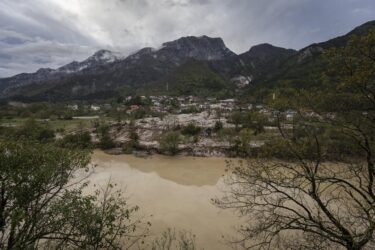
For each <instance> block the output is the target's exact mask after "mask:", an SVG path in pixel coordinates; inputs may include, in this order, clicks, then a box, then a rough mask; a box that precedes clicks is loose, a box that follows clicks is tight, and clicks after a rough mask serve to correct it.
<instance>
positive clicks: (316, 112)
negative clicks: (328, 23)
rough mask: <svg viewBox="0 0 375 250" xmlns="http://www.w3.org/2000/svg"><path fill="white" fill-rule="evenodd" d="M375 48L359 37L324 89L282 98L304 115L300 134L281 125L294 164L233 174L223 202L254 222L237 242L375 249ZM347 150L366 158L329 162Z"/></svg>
mask: <svg viewBox="0 0 375 250" xmlns="http://www.w3.org/2000/svg"><path fill="white" fill-rule="evenodd" d="M374 47H375V32H374V31H372V32H370V33H369V34H368V35H366V36H364V37H361V38H360V37H354V38H352V40H351V41H350V42H349V43H348V44H347V45H346V46H345V47H343V48H339V49H334V50H331V51H329V52H328V53H327V55H328V56H327V57H326V58H327V61H328V63H329V64H328V65H329V72H328V73H327V74H325V76H324V77H325V79H326V83H327V85H326V86H324V89H319V90H317V92H314V93H307V92H304V91H301V92H299V93H294V95H293V96H295V97H297V98H290V97H289V98H288V99H282V101H281V103H282V104H283V105H278V106H284V107H292V108H295V109H296V110H298V112H299V113H298V114H299V119H298V121H299V123H298V128H299V129H297V130H296V129H285V127H284V126H283V122H282V119H281V118H280V116H279V119H278V126H279V131H280V137H281V139H280V143H281V145H283V147H284V149H285V150H286V152H287V154H288V155H289V162H285V161H265V160H258V161H255V162H254V161H253V162H248V163H244V164H240V165H238V166H233V165H232V166H231V167H230V168H231V170H232V173H233V175H231V176H230V177H229V178H228V180H227V181H228V183H229V184H230V191H229V193H228V195H226V196H225V197H224V198H223V199H219V200H215V202H216V203H217V204H218V205H219V206H220V207H223V208H236V209H238V211H239V212H240V214H241V215H242V216H245V217H246V218H247V221H248V222H249V223H248V224H246V225H244V227H243V228H241V230H240V232H241V235H242V236H243V237H242V238H241V239H240V240H239V241H237V243H240V245H242V246H244V247H245V248H258V249H273V248H288V249H373V248H374V247H375V242H374V236H375V235H374V230H375V185H374V178H375V169H374V155H375V152H374V150H375V126H374V124H375V95H374V93H375V81H374V80H375V50H374V49H373V48H374ZM327 79H328V80H327ZM328 83H329V84H328ZM278 102H280V101H278ZM279 104H280V103H279ZM327 131H331V132H330V133H326V132H327ZM332 131H333V132H334V133H332ZM343 138H345V140H344V141H342V139H343ZM327 141H328V142H329V144H328V143H327ZM342 143H347V144H350V147H355V149H356V150H355V152H358V154H356V155H353V154H350V155H346V156H347V157H345V155H344V157H341V158H340V160H341V162H339V163H337V164H334V163H332V162H329V161H328V160H330V157H331V149H330V147H332V146H334V145H336V144H342ZM337 149H340V147H337ZM341 153H343V154H344V153H345V151H343V152H341ZM348 156H349V157H348Z"/></svg>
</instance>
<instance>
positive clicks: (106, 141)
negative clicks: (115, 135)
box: [97, 124, 115, 149]
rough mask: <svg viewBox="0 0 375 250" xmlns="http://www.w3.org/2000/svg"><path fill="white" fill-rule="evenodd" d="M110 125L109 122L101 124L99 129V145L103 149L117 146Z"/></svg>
mask: <svg viewBox="0 0 375 250" xmlns="http://www.w3.org/2000/svg"><path fill="white" fill-rule="evenodd" d="M109 129H110V128H109V126H108V125H107V124H101V125H100V126H99V127H98V129H97V132H98V135H99V138H100V143H99V147H100V148H101V149H110V148H113V147H115V143H114V142H113V140H112V138H111V135H110V134H109Z"/></svg>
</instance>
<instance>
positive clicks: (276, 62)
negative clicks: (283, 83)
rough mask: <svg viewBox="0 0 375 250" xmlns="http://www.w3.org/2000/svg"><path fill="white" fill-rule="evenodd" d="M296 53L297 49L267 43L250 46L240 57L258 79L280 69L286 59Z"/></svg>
mask: <svg viewBox="0 0 375 250" xmlns="http://www.w3.org/2000/svg"><path fill="white" fill-rule="evenodd" d="M296 53H297V51H296V50H293V49H284V48H280V47H275V46H273V45H271V44H267V43H265V44H259V45H256V46H254V47H252V48H250V50H249V51H247V52H245V53H243V54H241V55H240V56H239V57H240V59H241V61H242V62H243V64H244V65H246V68H247V70H248V71H249V72H250V74H251V75H252V78H254V79H258V78H261V77H264V76H265V75H267V74H268V73H269V72H272V71H273V70H276V69H278V68H279V67H280V66H281V65H282V63H283V62H284V61H285V60H286V59H288V58H290V57H291V56H293V55H295V54H296Z"/></svg>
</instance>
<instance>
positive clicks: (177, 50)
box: [160, 36, 236, 61]
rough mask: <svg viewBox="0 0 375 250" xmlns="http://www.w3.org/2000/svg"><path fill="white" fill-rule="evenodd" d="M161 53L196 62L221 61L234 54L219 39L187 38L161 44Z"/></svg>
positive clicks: (206, 37)
mask: <svg viewBox="0 0 375 250" xmlns="http://www.w3.org/2000/svg"><path fill="white" fill-rule="evenodd" d="M160 51H161V52H169V53H174V54H175V55H176V56H177V57H185V58H194V59H197V60H206V61H213V60H223V59H225V58H228V57H230V56H235V55H236V54H235V53H233V52H232V51H230V50H229V49H228V48H227V47H226V46H225V44H224V41H223V40H222V39H221V38H211V37H208V36H201V37H195V36H187V37H182V38H180V39H177V40H175V41H171V42H166V43H164V44H163V48H162V49H161V50H160Z"/></svg>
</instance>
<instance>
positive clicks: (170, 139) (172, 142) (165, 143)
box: [159, 131, 181, 155]
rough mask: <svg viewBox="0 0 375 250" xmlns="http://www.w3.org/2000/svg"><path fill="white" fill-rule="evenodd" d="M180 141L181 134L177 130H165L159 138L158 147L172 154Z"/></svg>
mask: <svg viewBox="0 0 375 250" xmlns="http://www.w3.org/2000/svg"><path fill="white" fill-rule="evenodd" d="M180 143H181V134H180V133H179V132H177V131H171V132H166V133H165V134H163V135H161V137H160V139H159V144H160V149H161V150H162V151H163V152H166V153H170V154H172V155H175V154H177V152H178V145H179V144H180Z"/></svg>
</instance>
